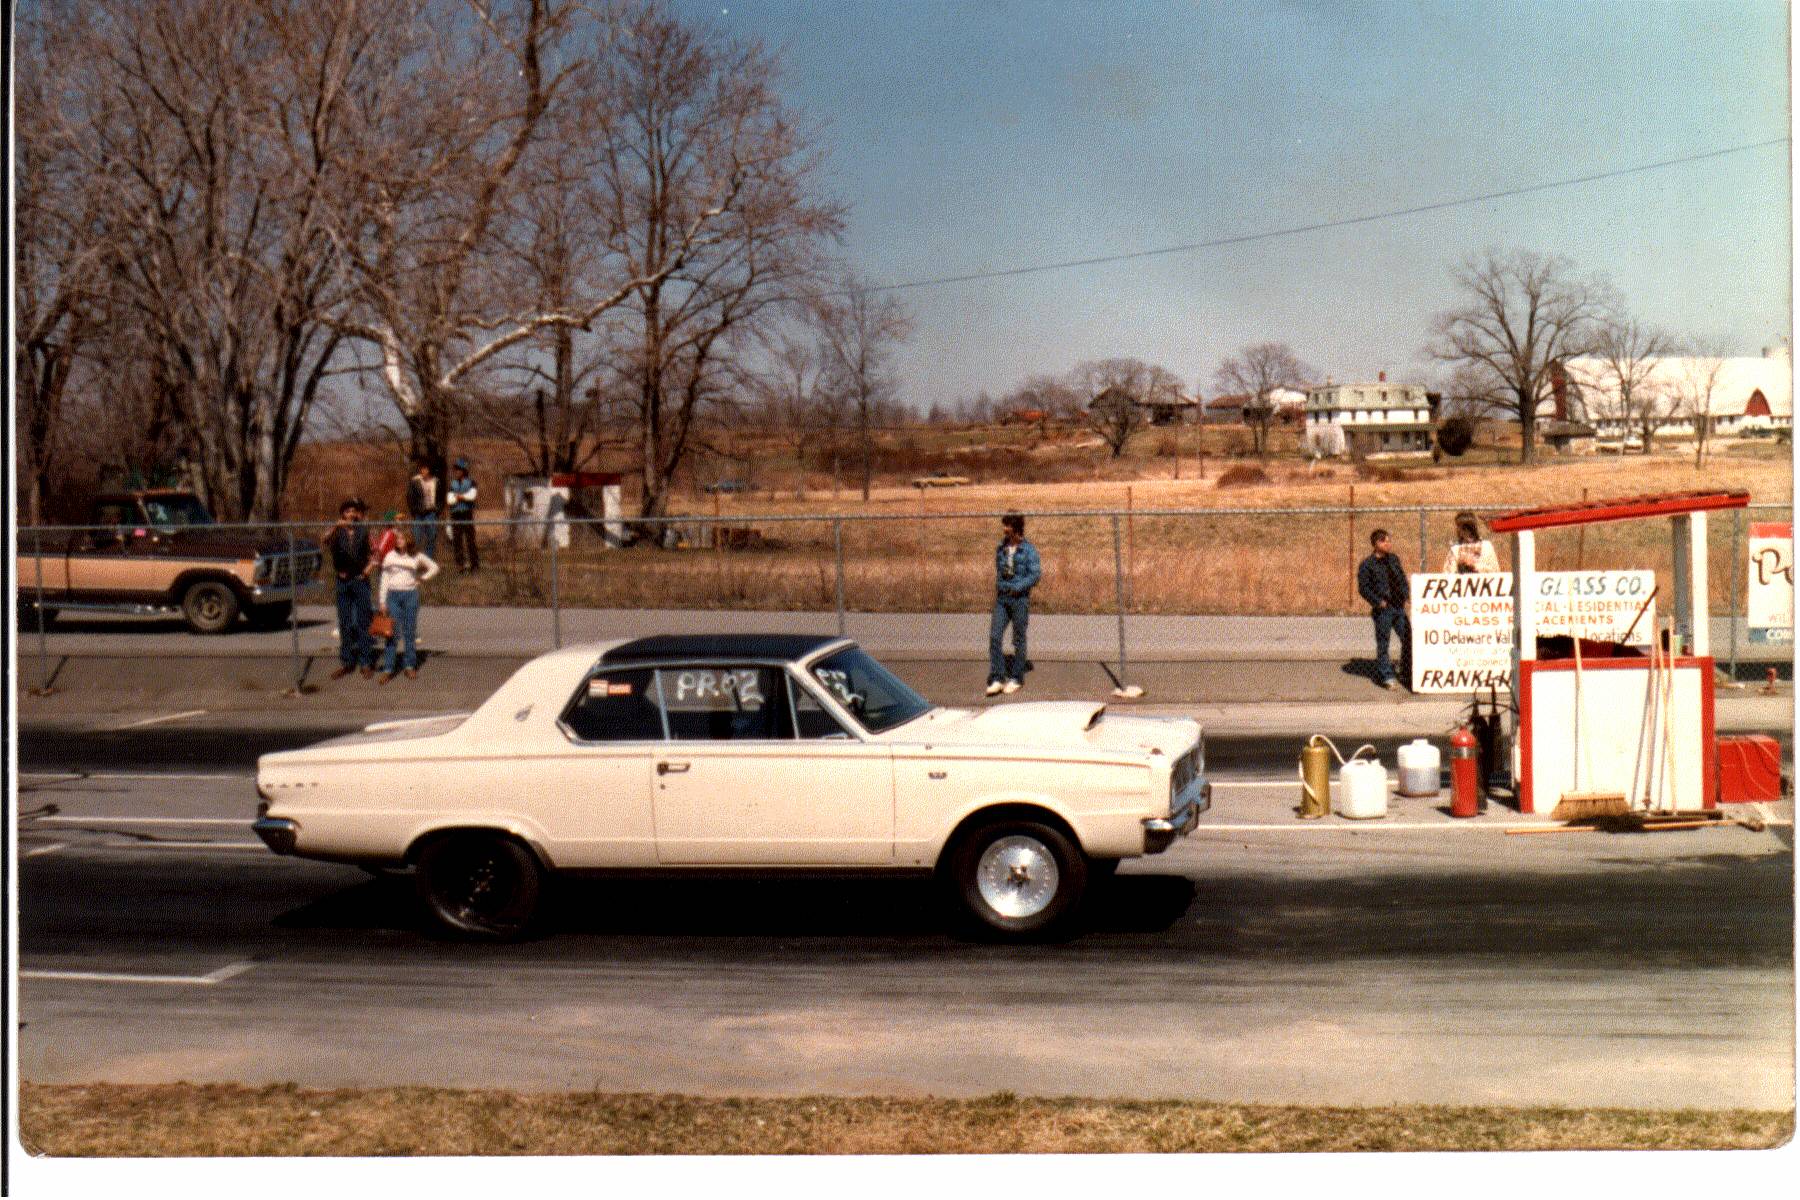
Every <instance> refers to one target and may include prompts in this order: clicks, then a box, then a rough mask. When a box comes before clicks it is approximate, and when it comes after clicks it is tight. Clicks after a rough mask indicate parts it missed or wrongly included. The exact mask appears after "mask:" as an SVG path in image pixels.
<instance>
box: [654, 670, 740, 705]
mask: <svg viewBox="0 0 1800 1200" xmlns="http://www.w3.org/2000/svg"><path fill="white" fill-rule="evenodd" d="M699 700H721V701H725V702H726V703H725V704H723V705H721V706H720V707H725V708H731V707H737V708H740V709H743V710H744V711H747V712H755V711H757V710H758V709H760V708H762V706H763V694H762V672H760V671H758V670H756V669H755V668H753V667H752V668H745V669H742V670H735V671H733V670H727V671H712V670H693V671H681V672H679V673H678V674H677V675H676V676H675V698H674V700H673V701H672V702H671V703H673V704H675V705H684V704H686V703H687V702H689V701H699ZM696 707H706V706H703V705H701V706H696Z"/></svg>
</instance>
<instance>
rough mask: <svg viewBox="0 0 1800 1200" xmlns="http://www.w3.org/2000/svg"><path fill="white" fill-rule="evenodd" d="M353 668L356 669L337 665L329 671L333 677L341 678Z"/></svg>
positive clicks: (353, 668)
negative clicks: (333, 669)
mask: <svg viewBox="0 0 1800 1200" xmlns="http://www.w3.org/2000/svg"><path fill="white" fill-rule="evenodd" d="M354 670H356V668H355V667H339V668H338V669H337V670H335V671H333V672H332V673H331V677H332V678H333V679H342V678H343V677H344V676H346V675H348V674H350V672H352V671H354Z"/></svg>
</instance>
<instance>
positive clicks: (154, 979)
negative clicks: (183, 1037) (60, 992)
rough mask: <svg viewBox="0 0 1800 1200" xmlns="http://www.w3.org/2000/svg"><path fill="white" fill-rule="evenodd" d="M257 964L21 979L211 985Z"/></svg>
mask: <svg viewBox="0 0 1800 1200" xmlns="http://www.w3.org/2000/svg"><path fill="white" fill-rule="evenodd" d="M255 965H256V964H255V963H253V962H234V963H231V964H229V965H227V966H223V967H220V968H219V969H218V970H216V971H210V972H208V973H207V974H205V975H136V974H129V973H126V972H122V971H20V972H19V978H20V979H67V980H75V981H79V982H82V983H175V984H185V985H187V986H188V987H211V986H213V985H214V984H218V983H224V982H225V981H226V980H227V979H233V978H236V977H237V976H239V975H242V974H243V973H244V972H245V971H248V970H249V969H250V968H251V967H254V966H255Z"/></svg>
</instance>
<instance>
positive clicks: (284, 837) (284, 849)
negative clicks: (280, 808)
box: [250, 817, 300, 854]
mask: <svg viewBox="0 0 1800 1200" xmlns="http://www.w3.org/2000/svg"><path fill="white" fill-rule="evenodd" d="M250 828H251V829H253V830H255V831H256V836H257V837H259V838H261V839H262V840H263V845H265V846H267V847H268V848H269V849H271V850H273V851H274V852H275V853H277V854H292V853H293V852H294V845H295V843H296V841H297V840H298V839H299V836H300V826H298V825H296V824H294V822H292V821H290V820H288V819H287V818H286V817H258V818H256V820H255V821H253V822H251V825H250Z"/></svg>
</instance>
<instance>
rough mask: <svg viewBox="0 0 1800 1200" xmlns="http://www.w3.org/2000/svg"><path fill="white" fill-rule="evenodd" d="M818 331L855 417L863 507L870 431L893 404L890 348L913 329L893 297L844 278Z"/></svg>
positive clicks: (868, 473) (870, 477)
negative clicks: (880, 413)
mask: <svg viewBox="0 0 1800 1200" xmlns="http://www.w3.org/2000/svg"><path fill="white" fill-rule="evenodd" d="M821 328H822V329H823V330H824V335H825V345H826V347H827V348H828V349H829V351H830V355H831V366H832V371H833V373H834V375H835V376H836V381H837V388H838V390H839V391H840V392H841V393H842V394H843V395H844V397H845V399H846V400H847V401H848V403H849V406H850V407H851V408H852V409H853V411H854V412H855V414H856V436H857V453H858V454H859V455H860V457H861V458H862V498H863V500H864V502H865V503H866V502H867V501H868V499H869V489H870V486H871V484H872V482H873V478H874V467H873V459H872V455H871V453H870V439H869V431H870V428H871V425H872V423H873V418H874V417H875V415H876V412H877V410H879V409H880V408H881V407H882V405H883V404H884V403H885V402H889V401H892V399H893V398H894V394H895V388H896V387H897V386H898V382H897V380H896V379H895V378H894V375H893V371H892V369H891V366H890V363H891V361H892V356H893V351H894V348H895V347H896V346H897V345H899V343H901V342H902V341H905V340H906V338H907V336H908V335H909V334H910V333H911V332H912V323H911V321H910V320H909V319H908V317H907V315H906V310H905V308H904V307H902V306H901V304H900V302H899V301H898V300H896V299H895V298H894V297H892V296H890V295H886V294H884V293H881V292H877V291H874V290H872V289H871V288H870V287H869V286H868V284H866V283H864V282H863V281H862V280H860V279H858V278H857V277H856V276H855V275H854V274H846V275H845V276H844V281H843V286H842V288H841V290H840V291H839V292H838V293H837V294H836V295H835V296H832V297H828V298H827V299H826V300H825V302H824V309H823V320H822V322H821Z"/></svg>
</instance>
